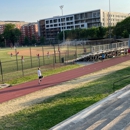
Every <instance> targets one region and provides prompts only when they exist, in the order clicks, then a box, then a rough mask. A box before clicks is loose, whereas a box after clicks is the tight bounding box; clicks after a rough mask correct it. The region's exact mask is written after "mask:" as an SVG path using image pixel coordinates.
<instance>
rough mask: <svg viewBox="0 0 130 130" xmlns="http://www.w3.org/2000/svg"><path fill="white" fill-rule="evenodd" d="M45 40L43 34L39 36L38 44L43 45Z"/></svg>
mask: <svg viewBox="0 0 130 130" xmlns="http://www.w3.org/2000/svg"><path fill="white" fill-rule="evenodd" d="M44 42H45V38H44V37H43V36H41V37H40V44H41V45H43V44H44Z"/></svg>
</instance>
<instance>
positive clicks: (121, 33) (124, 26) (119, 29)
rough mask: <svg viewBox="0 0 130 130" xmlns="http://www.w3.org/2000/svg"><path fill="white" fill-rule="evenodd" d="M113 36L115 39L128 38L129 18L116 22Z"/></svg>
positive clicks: (129, 29)
mask: <svg viewBox="0 0 130 130" xmlns="http://www.w3.org/2000/svg"><path fill="white" fill-rule="evenodd" d="M113 33H114V35H116V37H119V38H120V37H128V36H129V35H128V34H130V17H127V18H126V19H124V20H123V21H121V22H118V23H117V24H116V26H115V28H114V29H113Z"/></svg>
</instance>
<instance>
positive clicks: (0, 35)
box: [0, 34, 5, 47]
mask: <svg viewBox="0 0 130 130" xmlns="http://www.w3.org/2000/svg"><path fill="white" fill-rule="evenodd" d="M4 46H5V43H4V37H3V35H2V34H0V47H4Z"/></svg>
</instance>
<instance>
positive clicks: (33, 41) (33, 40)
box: [31, 36, 37, 45]
mask: <svg viewBox="0 0 130 130" xmlns="http://www.w3.org/2000/svg"><path fill="white" fill-rule="evenodd" d="M36 43H37V40H36V38H35V36H32V38H31V44H32V45H35V44H36Z"/></svg>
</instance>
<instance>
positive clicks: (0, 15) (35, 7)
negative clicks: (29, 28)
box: [0, 0, 130, 22]
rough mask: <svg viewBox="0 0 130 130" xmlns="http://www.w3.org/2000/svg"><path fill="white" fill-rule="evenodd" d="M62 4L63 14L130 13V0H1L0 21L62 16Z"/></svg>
mask: <svg viewBox="0 0 130 130" xmlns="http://www.w3.org/2000/svg"><path fill="white" fill-rule="evenodd" d="M61 5H64V7H63V15H68V14H74V13H79V12H85V11H91V10H97V9H103V10H105V11H109V9H110V11H112V12H123V13H130V0H0V21H8V20H11V21H25V22H37V21H39V20H40V19H45V18H51V17H54V16H61V15H62V11H61V9H60V7H59V6H61ZM109 6H110V8H109Z"/></svg>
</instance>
